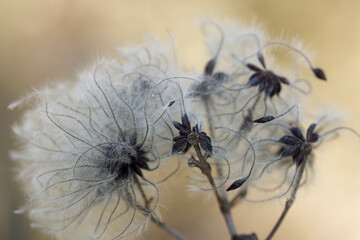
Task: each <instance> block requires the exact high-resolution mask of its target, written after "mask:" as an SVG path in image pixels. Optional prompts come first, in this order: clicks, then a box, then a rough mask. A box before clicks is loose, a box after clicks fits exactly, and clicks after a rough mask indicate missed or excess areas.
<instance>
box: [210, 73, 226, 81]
mask: <svg viewBox="0 0 360 240" xmlns="http://www.w3.org/2000/svg"><path fill="white" fill-rule="evenodd" d="M228 77H229V75H227V74H226V73H224V72H217V73H215V74H214V75H213V78H214V79H215V80H216V81H217V82H219V83H223V82H225V80H226V79H227V78H228Z"/></svg>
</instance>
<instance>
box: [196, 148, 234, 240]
mask: <svg viewBox="0 0 360 240" xmlns="http://www.w3.org/2000/svg"><path fill="white" fill-rule="evenodd" d="M193 147H194V149H195V151H196V154H197V156H198V158H199V163H200V165H199V167H200V169H201V172H202V174H204V175H205V176H206V177H207V179H208V181H209V183H210V185H211V187H212V189H213V192H214V194H215V196H216V200H217V202H218V205H219V208H220V211H221V213H222V215H223V217H224V219H225V222H226V225H227V227H228V230H229V233H230V235H231V237H232V238H233V237H235V236H236V235H237V233H236V229H235V225H234V221H233V219H232V216H231V213H230V205H229V203H228V201H227V199H226V198H223V197H221V195H220V193H219V190H218V188H217V187H216V184H215V181H214V178H213V177H212V175H211V168H210V165H209V163H208V162H207V161H206V159H205V158H204V156H203V154H202V152H201V150H200V147H199V144H194V145H193Z"/></svg>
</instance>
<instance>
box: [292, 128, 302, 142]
mask: <svg viewBox="0 0 360 240" xmlns="http://www.w3.org/2000/svg"><path fill="white" fill-rule="evenodd" d="M290 131H291V133H292V134H293V135H294V136H295V137H297V138H299V139H301V140H302V141H305V138H304V135H303V134H302V132H301V130H300V128H297V127H293V128H290Z"/></svg>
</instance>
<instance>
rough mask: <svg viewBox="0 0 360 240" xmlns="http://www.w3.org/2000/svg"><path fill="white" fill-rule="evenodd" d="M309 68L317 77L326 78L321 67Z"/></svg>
mask: <svg viewBox="0 0 360 240" xmlns="http://www.w3.org/2000/svg"><path fill="white" fill-rule="evenodd" d="M311 70H312V71H313V73H314V74H315V76H316V77H317V78H318V79H321V80H326V76H325V73H324V71H323V70H322V69H321V68H312V69H311Z"/></svg>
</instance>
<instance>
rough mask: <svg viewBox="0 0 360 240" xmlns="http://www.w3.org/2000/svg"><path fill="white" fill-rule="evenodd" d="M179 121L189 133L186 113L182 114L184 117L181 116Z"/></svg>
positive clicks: (189, 127) (189, 126) (189, 128)
mask: <svg viewBox="0 0 360 240" xmlns="http://www.w3.org/2000/svg"><path fill="white" fill-rule="evenodd" d="M181 121H182V124H183V125H184V126H185V127H186V129H187V130H188V131H189V132H190V131H191V125H190V120H189V117H188V115H187V114H186V113H184V115H182V116H181Z"/></svg>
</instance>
